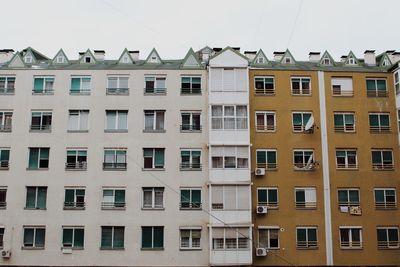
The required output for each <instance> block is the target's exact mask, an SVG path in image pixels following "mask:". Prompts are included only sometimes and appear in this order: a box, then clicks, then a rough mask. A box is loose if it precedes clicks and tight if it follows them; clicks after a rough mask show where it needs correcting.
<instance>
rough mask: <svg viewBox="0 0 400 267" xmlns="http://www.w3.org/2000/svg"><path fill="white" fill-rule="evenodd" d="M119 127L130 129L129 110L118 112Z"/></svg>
mask: <svg viewBox="0 0 400 267" xmlns="http://www.w3.org/2000/svg"><path fill="white" fill-rule="evenodd" d="M118 129H120V130H126V129H128V112H127V111H120V112H118Z"/></svg>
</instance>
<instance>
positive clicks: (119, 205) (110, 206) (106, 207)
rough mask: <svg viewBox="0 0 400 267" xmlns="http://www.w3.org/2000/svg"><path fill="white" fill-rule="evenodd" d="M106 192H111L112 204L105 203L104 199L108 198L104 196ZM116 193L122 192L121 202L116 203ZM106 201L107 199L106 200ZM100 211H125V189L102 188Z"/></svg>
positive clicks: (109, 202)
mask: <svg viewBox="0 0 400 267" xmlns="http://www.w3.org/2000/svg"><path fill="white" fill-rule="evenodd" d="M106 191H111V192H112V195H110V196H111V197H112V200H113V201H112V202H111V201H105V198H106V197H108V196H106V195H105V192H106ZM117 191H118V192H120V193H122V192H123V194H122V195H123V202H117ZM106 199H107V198H106ZM101 209H102V210H125V209H126V188H125V187H103V188H102V201H101Z"/></svg>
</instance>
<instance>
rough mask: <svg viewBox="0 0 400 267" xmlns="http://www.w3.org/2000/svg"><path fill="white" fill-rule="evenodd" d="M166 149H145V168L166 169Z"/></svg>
mask: <svg viewBox="0 0 400 267" xmlns="http://www.w3.org/2000/svg"><path fill="white" fill-rule="evenodd" d="M164 154H165V148H143V160H144V163H143V168H144V169H145V170H146V169H147V170H148V169H164V167H165V166H164V165H165V162H164V161H165V160H164V157H165V156H164Z"/></svg>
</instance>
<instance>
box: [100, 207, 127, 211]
mask: <svg viewBox="0 0 400 267" xmlns="http://www.w3.org/2000/svg"><path fill="white" fill-rule="evenodd" d="M101 210H126V207H101Z"/></svg>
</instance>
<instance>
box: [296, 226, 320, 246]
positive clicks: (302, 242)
mask: <svg viewBox="0 0 400 267" xmlns="http://www.w3.org/2000/svg"><path fill="white" fill-rule="evenodd" d="M296 247H297V248H298V249H313V248H314V249H315V248H317V247H318V240H317V227H296Z"/></svg>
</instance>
